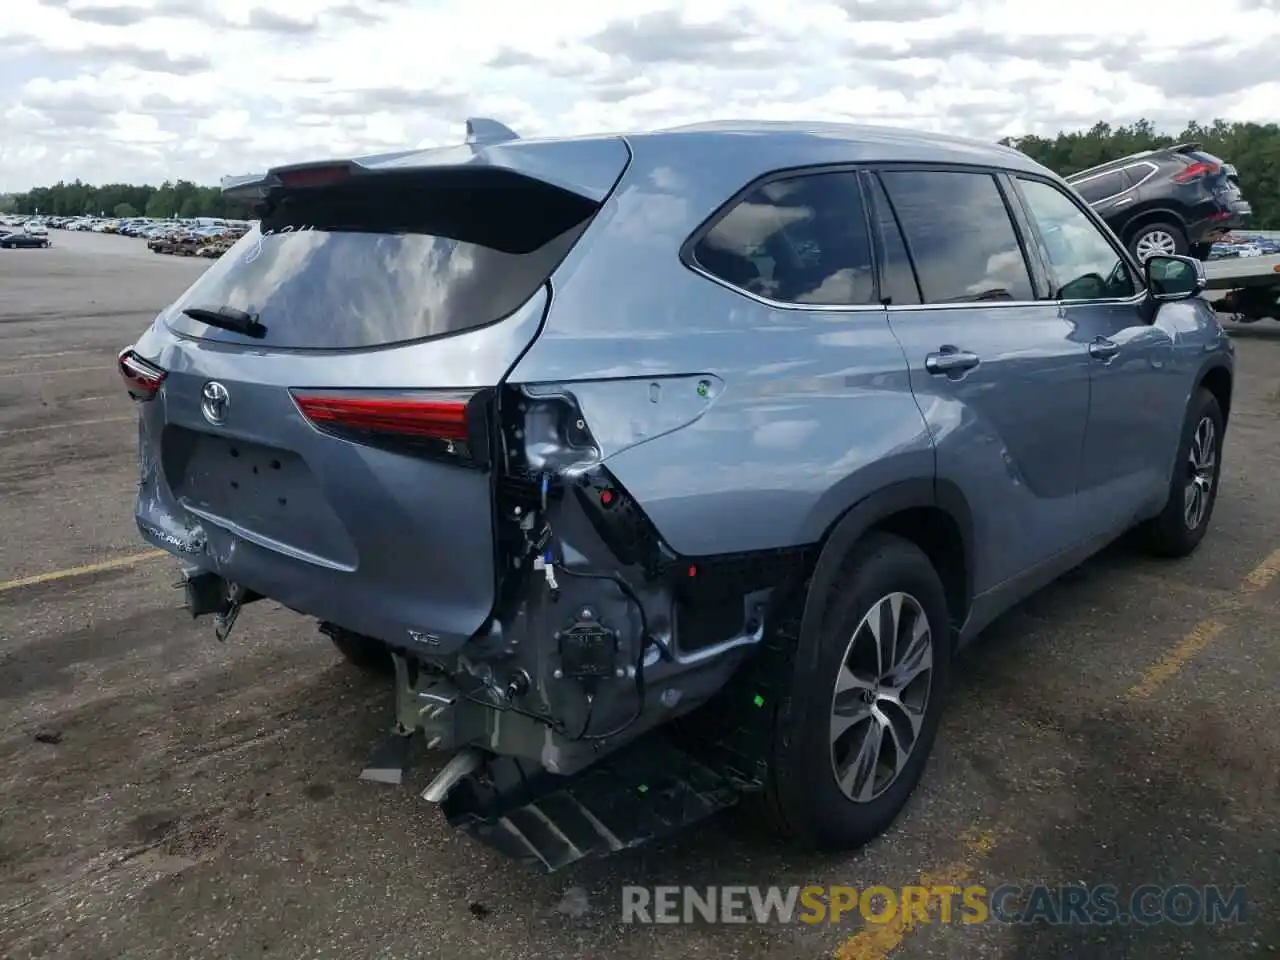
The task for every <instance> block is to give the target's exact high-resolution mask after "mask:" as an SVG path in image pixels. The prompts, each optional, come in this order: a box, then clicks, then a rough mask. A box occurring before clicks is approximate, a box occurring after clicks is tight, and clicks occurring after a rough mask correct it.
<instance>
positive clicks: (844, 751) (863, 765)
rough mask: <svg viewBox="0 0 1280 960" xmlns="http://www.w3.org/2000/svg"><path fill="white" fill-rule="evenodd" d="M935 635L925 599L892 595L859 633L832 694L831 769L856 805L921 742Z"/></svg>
mask: <svg viewBox="0 0 1280 960" xmlns="http://www.w3.org/2000/svg"><path fill="white" fill-rule="evenodd" d="M932 679H933V637H932V636H931V631H930V628H929V618H928V616H927V615H926V614H925V612H924V609H923V608H922V607H921V606H920V601H919V600H917V599H916V598H915V597H913V596H911V595H910V594H907V593H891V594H889V595H888V596H886V597H882V598H881V599H880V600H879V601H878V602H877V603H876V604H875V606H873V607H872V608H871V609H870V610H869V611H868V612H867V615H866V616H865V617H863V618H862V622H861V623H859V624H858V627H857V629H856V630H854V631H853V638H852V639H851V640H850V641H849V648H848V650H847V651H846V652H845V655H844V661H843V662H842V663H841V665H840V671H839V673H838V674H837V675H836V684H835V692H834V694H833V695H832V698H831V772H832V773H833V774H834V775H835V778H836V782H837V783H838V784H839V785H840V792H841V793H843V794H844V795H845V796H846V797H848V798H849V799H850V800H852V801H854V802H855V803H868V802H870V801H872V800H874V799H875V798H876V797H879V796H881V795H882V794H883V793H884V792H885V791H886V790H888V789H889V787H890V786H892V785H893V782H894V781H895V780H897V778H898V776H899V775H900V774H901V773H902V771H903V769H904V768H905V767H906V765H907V761H908V760H909V759H910V758H911V751H912V750H913V749H915V745H916V742H917V741H918V740H919V739H920V727H921V724H922V723H923V722H924V715H925V708H926V707H927V706H928V703H929V692H930V687H931V685H932Z"/></svg>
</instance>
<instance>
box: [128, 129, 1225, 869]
mask: <svg viewBox="0 0 1280 960" xmlns="http://www.w3.org/2000/svg"><path fill="white" fill-rule="evenodd" d="M468 128H469V129H470V130H471V131H472V137H473V138H472V141H471V149H470V150H469V151H468V153H467V154H466V156H467V162H466V163H465V164H459V163H458V162H457V160H456V158H457V156H458V153H459V152H458V151H457V150H456V149H449V148H446V149H442V150H423V151H408V152H405V153H399V154H395V155H392V156H390V157H373V158H364V159H357V160H352V161H345V162H334V163H329V164H303V165H299V166H294V167H282V168H278V169H275V170H272V171H270V172H269V173H267V174H265V175H262V176H257V177H252V176H251V177H245V178H237V180H236V181H234V182H229V183H228V184H227V188H228V192H229V193H230V194H231V195H232V196H233V197H234V198H235V199H238V200H244V199H250V200H253V201H255V202H257V203H259V204H260V206H259V208H258V209H259V210H260V211H261V216H262V220H261V225H260V227H258V228H255V229H253V230H252V231H250V232H249V233H248V234H247V235H246V236H245V237H244V238H242V239H241V240H240V241H239V242H238V243H237V245H236V246H235V247H234V248H233V249H232V250H231V251H230V252H229V253H228V254H227V255H226V256H224V257H222V258H221V259H220V260H218V261H217V262H216V263H214V264H213V265H212V266H210V267H209V269H208V270H207V271H206V272H205V273H204V274H203V275H202V276H201V277H200V278H199V279H197V280H196V281H195V283H194V284H193V285H192V286H191V287H190V288H189V289H188V290H187V291H186V292H184V293H183V294H182V295H181V296H180V297H179V298H178V299H177V300H176V301H175V302H174V303H172V304H171V305H170V306H168V307H166V308H165V309H164V310H163V311H162V312H161V313H160V314H159V315H158V316H157V317H156V319H155V320H154V322H153V323H152V324H151V326H150V327H149V328H148V329H147V330H146V331H145V332H144V333H143V335H142V336H141V338H140V339H138V340H137V341H136V342H135V343H133V344H132V345H131V346H129V347H128V348H127V349H125V350H124V351H122V352H121V354H120V357H119V368H120V373H121V376H122V378H123V380H124V383H125V385H126V387H127V389H128V391H129V394H130V395H131V396H132V397H133V398H134V399H135V400H137V401H138V413H139V417H140V436H139V439H138V447H139V451H140V465H141V481H140V484H139V487H138V492H137V496H136V504H135V512H136V521H137V525H138V529H139V531H140V534H141V536H142V537H143V538H145V540H147V541H148V542H149V543H151V544H153V545H154V546H157V547H160V548H162V549H164V550H167V551H169V552H171V553H172V554H173V555H174V556H176V557H177V558H179V559H180V561H181V562H182V563H183V565H184V567H185V568H186V588H187V602H188V606H189V609H190V610H191V612H192V613H193V614H196V615H205V614H208V615H212V616H213V617H214V618H215V622H216V624H217V633H218V635H219V637H220V638H225V637H226V633H227V631H228V630H229V629H230V625H231V624H233V623H234V622H235V621H236V617H237V615H238V614H239V612H240V609H241V607H242V606H243V605H244V604H245V603H247V602H250V601H252V600H255V599H261V598H263V597H266V598H270V599H272V600H275V601H278V602H279V603H281V604H282V605H284V606H285V607H287V608H289V609H292V610H294V611H299V612H302V613H304V614H306V615H310V616H312V617H315V618H316V619H317V620H318V621H320V623H321V632H323V633H324V634H326V635H327V636H328V637H330V638H331V639H332V640H333V642H334V643H335V644H336V646H337V647H338V649H339V650H341V651H342V652H343V654H344V655H346V656H347V657H348V658H349V659H350V660H352V661H353V662H355V663H357V664H360V665H363V666H368V667H371V668H378V667H390V666H391V665H392V663H394V664H395V666H396V670H395V677H396V679H395V680H394V681H392V682H393V683H394V684H395V690H396V691H397V693H396V696H395V702H396V703H397V704H398V705H399V706H398V707H397V720H398V725H397V727H396V728H395V730H396V732H395V734H394V735H393V736H397V737H403V736H407V735H412V734H415V733H419V734H423V735H425V737H426V739H428V740H429V741H430V742H431V744H432V746H434V747H438V748H439V749H442V750H449V751H452V752H455V756H454V758H453V760H451V761H450V762H449V763H448V764H446V765H445V767H444V768H443V769H442V770H441V771H440V773H439V774H438V775H437V777H436V779H435V780H434V781H433V782H432V784H431V786H429V787H428V789H427V791H426V793H425V794H424V796H425V797H427V798H428V799H431V800H435V801H443V802H444V803H445V811H446V814H447V815H448V816H450V819H451V820H452V821H453V822H455V823H465V824H467V825H468V829H471V830H473V832H474V833H475V834H476V835H477V836H479V837H480V838H482V839H484V840H486V841H487V842H492V843H494V844H495V845H497V846H498V847H499V848H501V849H504V850H506V851H508V852H513V855H516V856H519V857H522V858H526V859H531V860H533V861H534V862H541V863H543V864H545V865H546V866H548V867H550V868H555V867H557V866H561V865H563V864H564V863H566V862H569V861H571V860H573V859H576V858H577V857H580V856H583V855H585V854H587V853H590V852H593V851H594V852H599V851H602V850H609V849H614V850H616V849H619V847H620V846H625V845H628V844H630V843H632V842H640V841H641V840H642V839H644V838H646V837H648V836H653V835H656V833H658V832H660V831H661V830H662V829H664V827H663V826H662V825H661V824H666V827H667V828H669V827H670V826H672V825H682V824H683V823H687V822H689V821H690V820H692V819H698V818H699V817H701V816H704V815H706V814H707V813H709V812H712V811H714V810H715V809H718V808H720V807H722V806H724V805H725V804H727V803H730V802H733V801H734V800H735V799H736V797H737V796H738V795H740V793H741V792H743V791H747V792H755V793H757V794H758V795H759V796H760V797H761V798H762V802H763V807H764V809H765V810H767V811H768V812H769V815H770V816H771V818H772V822H773V823H774V825H775V826H776V828H777V829H778V830H779V831H780V832H781V833H782V834H784V835H786V836H790V837H794V838H796V839H798V840H800V841H802V842H804V843H806V844H809V845H812V846H817V847H823V848H830V849H841V848H847V847H849V846H854V845H857V844H860V843H863V842H865V841H867V840H869V839H870V838H871V837H873V836H875V835H876V834H878V833H880V832H881V831H883V830H884V829H886V828H887V827H888V826H889V824H890V823H892V822H893V820H894V819H895V817H896V816H897V815H898V813H899V811H900V810H901V809H902V808H903V806H904V804H905V803H906V802H907V800H908V797H909V796H910V795H911V793H912V791H913V790H914V788H915V785H916V782H917V781H918V779H919V778H920V776H921V774H922V773H923V771H924V769H925V760H926V757H927V756H928V753H929V751H930V747H931V744H932V742H933V739H934V734H935V732H936V730H937V728H938V722H939V718H940V716H941V711H942V710H943V703H944V692H945V688H946V686H947V678H948V674H949V670H950V664H951V661H952V657H953V654H954V653H955V652H956V650H957V649H958V648H959V647H960V646H962V645H964V644H965V643H967V642H968V641H970V640H971V639H973V638H974V637H975V636H976V635H977V634H978V632H979V631H980V630H982V628H983V627H984V626H985V625H986V624H988V623H990V622H991V621H992V620H993V619H994V618H995V617H996V616H998V615H999V614H1000V613H1001V612H1002V611H1005V610H1007V609H1008V608H1009V607H1010V606H1011V605H1012V604H1014V603H1016V602H1018V601H1019V600H1020V599H1022V598H1023V597H1025V596H1027V595H1028V594H1029V593H1030V592H1032V591H1033V590H1035V589H1037V588H1038V587H1039V586H1041V585H1043V584H1045V583H1046V582H1048V581H1049V580H1050V579H1051V578H1052V577H1054V576H1056V575H1058V574H1060V573H1063V572H1065V571H1066V570H1068V569H1070V568H1071V567H1073V566H1075V565H1076V564H1078V563H1079V562H1081V561H1082V560H1084V559H1085V558H1086V557H1088V556H1089V555H1091V554H1092V553H1094V552H1095V551H1097V550H1099V549H1101V548H1102V547H1103V546H1104V545H1105V544H1106V543H1108V542H1109V541H1111V540H1113V539H1115V538H1116V537H1118V536H1120V535H1121V534H1123V533H1125V532H1126V531H1128V530H1130V529H1132V528H1135V527H1136V528H1138V529H1139V530H1140V532H1141V534H1142V536H1143V538H1144V539H1145V542H1146V543H1147V544H1148V545H1149V547H1150V548H1151V549H1152V550H1153V551H1155V552H1156V553H1159V554H1161V555H1165V556H1184V555H1186V554H1189V553H1191V552H1192V551H1193V550H1195V549H1196V547H1197V545H1198V544H1199V543H1200V541H1201V538H1202V537H1203V536H1204V535H1205V532H1206V530H1207V528H1208V525H1209V522H1210V517H1211V514H1212V510H1213V504H1214V499H1215V497H1216V495H1217V490H1218V476H1219V470H1220V465H1221V450H1222V439H1223V436H1224V434H1225V431H1226V427H1227V416H1228V411H1229V408H1230V396H1231V390H1232V379H1233V370H1234V354H1233V352H1232V346H1231V341H1230V339H1229V338H1228V337H1227V336H1226V335H1225V334H1224V332H1223V329H1222V327H1221V325H1220V324H1219V322H1218V320H1217V318H1216V317H1215V315H1214V314H1213V312H1212V311H1211V310H1210V309H1209V306H1208V305H1207V304H1206V302H1205V301H1204V300H1202V299H1201V298H1199V297H1198V296H1197V294H1198V293H1199V292H1200V291H1201V290H1202V289H1203V286H1204V282H1205V277H1204V271H1203V266H1202V264H1200V263H1199V262H1198V261H1196V260H1193V259H1191V258H1188V257H1179V256H1176V255H1169V254H1163V253H1149V255H1148V257H1147V259H1146V263H1145V267H1144V268H1139V266H1138V265H1137V263H1136V261H1134V260H1133V259H1131V257H1130V256H1129V254H1128V253H1127V252H1126V251H1125V250H1124V249H1123V248H1122V247H1121V246H1119V245H1117V243H1116V241H1115V238H1114V236H1113V235H1112V234H1111V233H1110V232H1109V231H1108V230H1106V228H1105V227H1104V226H1103V223H1102V221H1101V220H1100V219H1099V218H1098V217H1097V215H1096V214H1094V213H1093V212H1092V211H1090V210H1089V208H1088V206H1087V205H1086V204H1084V203H1083V202H1082V201H1081V199H1080V198H1079V196H1077V195H1076V194H1075V193H1074V192H1073V191H1072V190H1071V189H1069V188H1068V187H1067V185H1066V184H1065V182H1064V181H1063V180H1062V179H1061V178H1060V177H1058V176H1057V175H1055V174H1053V173H1052V172H1050V171H1049V170H1047V169H1045V168H1044V167H1042V166H1040V165H1039V164H1036V163H1034V162H1033V161H1031V160H1030V159H1028V158H1027V157H1026V156H1024V155H1022V154H1020V153H1018V152H1016V151H1014V150H1011V149H1008V148H1005V147H1001V146H996V145H990V144H984V143H981V142H978V141H974V140H967V139H960V138H953V137H946V136H940V135H934V134H927V133H910V132H906V131H903V130H900V129H882V128H876V127H861V126H842V125H805V124H791V123H772V124H768V123H766V124H751V123H745V124H742V123H739V124H707V125H699V126H694V127H686V128H681V129H676V130H667V131H657V132H652V133H642V134H636V135H628V136H625V137H624V136H598V137H593V138H580V139H573V140H542V141H540V140H532V141H520V140H519V138H518V137H516V136H515V134H513V133H511V132H510V131H507V130H505V128H502V127H501V126H500V125H497V124H494V123H493V122H492V121H483V122H480V123H478V124H473V123H469V124H468ZM495 128H497V130H496V131H495ZM477 130H479V131H487V132H484V133H483V135H482V134H480V133H477V132H476V131H477ZM513 141H514V142H513ZM743 144H748V145H749V149H744V147H743ZM655 210H657V211H661V215H660V216H655V215H654V213H653V211H655ZM1144 271H1145V272H1144ZM780 331H785V333H782V334H780ZM1135 398H1140V400H1141V402H1135ZM704 707H705V709H699V708H704ZM677 719H679V721H680V722H679V723H678V724H673V721H676V720H677ZM650 732H656V734H657V735H658V738H657V739H653V738H650V739H648V740H646V742H645V744H644V745H643V746H642V747H638V748H637V749H636V750H633V751H630V752H629V753H623V752H622V751H624V750H625V749H626V748H627V746H628V745H629V744H631V743H632V742H634V741H636V740H637V738H640V737H643V736H647V735H648V734H649V733H650ZM604 758H611V759H609V760H608V761H607V762H606V763H604V764H601V761H602V760H603V759H604ZM655 758H658V759H655ZM655 767H656V768H657V769H654V768H655ZM646 771H651V773H647V772H646ZM595 773H598V774H599V775H598V776H596V775H594V774H595ZM650 776H653V777H656V778H658V779H656V780H655V779H649V777H650ZM650 786H652V787H653V789H652V790H650V789H649V787H650ZM547 790H553V791H555V795H554V797H551V798H550V799H549V800H548V799H546V795H545V794H539V791H547ZM539 796H542V797H543V799H544V800H545V801H546V802H542V801H538V798H539ZM535 801H538V805H537V806H536V807H530V806H528V804H530V803H533V802H535ZM553 801H554V802H553ZM659 811H662V812H659ZM663 817H666V818H667V819H665V820H663V819H662V818H663ZM569 838H572V839H571V840H570V839H569Z"/></svg>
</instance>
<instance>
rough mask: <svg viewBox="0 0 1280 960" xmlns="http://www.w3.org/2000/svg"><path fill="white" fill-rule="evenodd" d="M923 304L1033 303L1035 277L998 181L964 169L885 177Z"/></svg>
mask: <svg viewBox="0 0 1280 960" xmlns="http://www.w3.org/2000/svg"><path fill="white" fill-rule="evenodd" d="M880 178H881V180H882V181H883V183H884V187H885V191H886V192H887V193H888V195H889V200H890V201H891V202H892V204H893V209H894V212H895V213H896V214H897V219H898V222H899V223H900V224H901V225H902V232H903V235H904V237H905V238H906V241H907V244H908V246H909V248H910V251H911V257H912V259H913V260H914V262H915V268H916V276H917V277H918V278H919V281H920V293H921V295H922V297H923V300H924V302H925V303H963V302H966V301H982V300H1034V299H1035V292H1034V289H1033V287H1032V283H1031V275H1030V272H1029V271H1028V269H1027V262H1026V259H1025V258H1024V256H1023V252H1022V246H1021V244H1019V242H1018V235H1017V233H1016V231H1015V230H1014V226H1013V221H1012V220H1011V219H1010V217H1009V210H1008V208H1007V207H1006V206H1005V202H1004V197H1003V195H1002V194H1001V193H1000V188H999V187H998V186H997V185H996V181H995V178H994V177H992V176H991V175H990V174H987V173H971V172H967V171H958V170H891V171H884V172H882V173H881V174H880Z"/></svg>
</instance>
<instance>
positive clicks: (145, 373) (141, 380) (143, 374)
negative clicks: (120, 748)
mask: <svg viewBox="0 0 1280 960" xmlns="http://www.w3.org/2000/svg"><path fill="white" fill-rule="evenodd" d="M116 369H118V370H119V371H120V379H122V380H123V381H124V385H125V389H126V390H128V391H129V396H131V397H133V399H135V400H152V399H154V398H155V395H156V393H157V392H158V391H159V389H160V384H162V383H164V378H165V377H166V376H168V374H167V373H165V371H164V370H162V369H160V368H159V367H157V366H156V365H155V364H154V363H150V362H148V361H146V360H143V359H142V358H141V357H140V356H138V355H137V354H136V353H134V352H133V350H132V349H125V350H122V351H120V355H119V356H118V357H117V358H116Z"/></svg>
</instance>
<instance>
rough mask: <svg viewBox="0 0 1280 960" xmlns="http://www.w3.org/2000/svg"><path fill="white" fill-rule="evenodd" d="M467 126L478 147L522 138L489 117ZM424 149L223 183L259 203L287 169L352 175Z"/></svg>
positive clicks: (234, 196)
mask: <svg viewBox="0 0 1280 960" xmlns="http://www.w3.org/2000/svg"><path fill="white" fill-rule="evenodd" d="M466 127H467V139H466V143H467V144H468V145H471V146H475V147H484V146H490V145H492V144H497V143H510V142H511V141H512V140H519V139H520V135H519V134H517V133H516V132H515V131H514V130H512V129H511V128H510V127H508V126H506V125H505V124H502V123H499V122H498V121H497V120H491V119H489V118H488V117H468V118H467V124H466ZM422 152H423V151H422V150H420V149H414V150H397V151H394V152H392V153H380V154H375V155H373V156H365V157H355V158H352V159H349V160H317V161H313V162H310V163H298V164H289V165H287V166H285V167H276V168H273V169H271V170H268V171H266V172H265V173H246V174H241V175H239V176H234V177H223V178H222V182H221V187H222V192H223V194H224V195H225V196H226V197H227V198H228V199H230V200H241V201H245V202H248V203H256V202H257V201H259V200H263V199H265V198H266V196H267V194H268V193H270V192H271V190H272V189H273V188H275V187H279V186H281V185H282V180H281V177H280V173H281V172H282V171H285V170H287V171H289V172H290V173H298V172H301V171H305V170H317V171H319V170H327V169H333V168H335V167H344V168H346V171H347V173H348V175H349V174H354V173H360V172H369V171H370V170H371V168H375V167H379V166H383V165H387V164H388V162H389V161H393V160H396V159H398V158H400V157H409V156H414V155H416V154H420V153H422Z"/></svg>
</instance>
